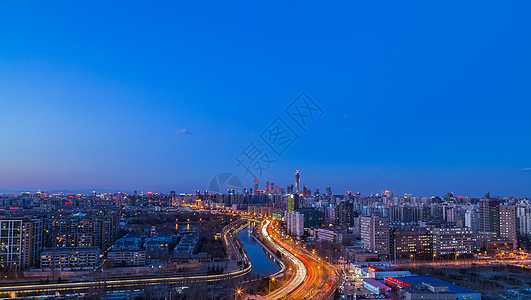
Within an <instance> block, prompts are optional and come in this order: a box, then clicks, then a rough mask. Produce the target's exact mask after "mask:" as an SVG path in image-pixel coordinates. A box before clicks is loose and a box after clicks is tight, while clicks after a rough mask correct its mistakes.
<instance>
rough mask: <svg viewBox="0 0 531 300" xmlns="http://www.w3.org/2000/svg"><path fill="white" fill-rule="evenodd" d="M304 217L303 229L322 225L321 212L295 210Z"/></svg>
mask: <svg viewBox="0 0 531 300" xmlns="http://www.w3.org/2000/svg"><path fill="white" fill-rule="evenodd" d="M296 211H297V212H298V213H301V214H303V215H304V229H308V228H310V227H319V226H322V225H323V212H322V211H320V210H317V209H315V208H300V209H298V210H296Z"/></svg>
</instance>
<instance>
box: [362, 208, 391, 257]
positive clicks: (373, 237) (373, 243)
mask: <svg viewBox="0 0 531 300" xmlns="http://www.w3.org/2000/svg"><path fill="white" fill-rule="evenodd" d="M360 227H361V245H362V247H363V248H365V249H366V250H369V251H371V252H374V253H376V254H378V256H379V257H380V258H382V259H388V258H389V255H390V236H389V234H390V233H389V218H382V217H378V216H372V217H361V220H360Z"/></svg>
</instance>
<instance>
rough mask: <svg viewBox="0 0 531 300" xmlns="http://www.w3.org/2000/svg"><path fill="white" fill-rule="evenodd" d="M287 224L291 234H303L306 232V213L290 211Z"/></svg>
mask: <svg viewBox="0 0 531 300" xmlns="http://www.w3.org/2000/svg"><path fill="white" fill-rule="evenodd" d="M286 225H287V230H288V233H289V234H291V235H294V236H302V235H303V234H304V214H303V213H300V212H297V211H292V212H290V213H288V214H287V218H286Z"/></svg>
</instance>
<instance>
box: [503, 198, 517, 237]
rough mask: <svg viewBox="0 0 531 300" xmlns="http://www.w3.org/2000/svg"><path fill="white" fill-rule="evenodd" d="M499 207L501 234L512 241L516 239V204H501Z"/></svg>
mask: <svg viewBox="0 0 531 300" xmlns="http://www.w3.org/2000/svg"><path fill="white" fill-rule="evenodd" d="M498 209H499V214H500V221H499V224H500V225H499V226H500V231H499V236H500V237H502V238H505V239H508V240H511V241H516V240H517V232H516V206H514V205H500V206H499V207H498Z"/></svg>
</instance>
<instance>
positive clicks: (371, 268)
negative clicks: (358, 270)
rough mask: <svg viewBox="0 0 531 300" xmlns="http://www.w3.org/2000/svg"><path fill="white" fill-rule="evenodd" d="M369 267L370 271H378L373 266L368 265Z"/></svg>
mask: <svg viewBox="0 0 531 300" xmlns="http://www.w3.org/2000/svg"><path fill="white" fill-rule="evenodd" d="M367 269H369V271H373V272H376V269H375V268H373V267H368V268H367Z"/></svg>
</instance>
